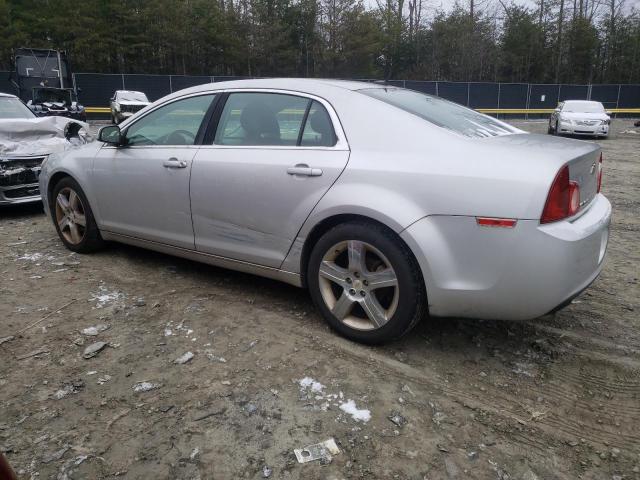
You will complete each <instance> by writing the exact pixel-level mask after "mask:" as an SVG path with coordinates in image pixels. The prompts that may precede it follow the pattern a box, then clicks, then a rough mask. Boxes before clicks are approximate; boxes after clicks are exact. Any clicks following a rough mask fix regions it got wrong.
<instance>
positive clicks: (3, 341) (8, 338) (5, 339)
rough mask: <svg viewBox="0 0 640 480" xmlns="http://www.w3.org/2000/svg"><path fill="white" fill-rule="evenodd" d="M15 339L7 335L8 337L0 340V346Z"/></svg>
mask: <svg viewBox="0 0 640 480" xmlns="http://www.w3.org/2000/svg"><path fill="white" fill-rule="evenodd" d="M15 338H16V337H14V336H13V335H9V336H8V337H3V338H0V345H2V344H3V343H7V342H10V341H11V340H13V339H15Z"/></svg>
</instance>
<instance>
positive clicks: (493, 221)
mask: <svg viewBox="0 0 640 480" xmlns="http://www.w3.org/2000/svg"><path fill="white" fill-rule="evenodd" d="M476 222H478V225H480V226H481V227H502V228H513V227H515V226H516V222H517V220H516V219H514V218H491V217H476Z"/></svg>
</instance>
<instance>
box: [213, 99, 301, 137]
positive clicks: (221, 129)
mask: <svg viewBox="0 0 640 480" xmlns="http://www.w3.org/2000/svg"><path fill="white" fill-rule="evenodd" d="M309 103H310V100H309V99H308V98H303V97H297V96H295V95H284V94H279V93H232V94H231V95H229V98H228V99H227V102H226V103H225V106H224V109H223V110H222V115H221V116H220V121H219V122H218V129H217V130H216V136H215V140H214V142H215V143H216V144H217V145H244V146H261V145H289V146H296V145H297V144H298V137H299V135H300V129H301V127H302V122H303V121H304V119H305V113H306V111H307V108H308V107H309Z"/></svg>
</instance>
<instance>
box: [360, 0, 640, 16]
mask: <svg viewBox="0 0 640 480" xmlns="http://www.w3.org/2000/svg"><path fill="white" fill-rule="evenodd" d="M363 1H364V5H365V7H367V8H376V7H377V6H378V1H377V0H363ZM381 1H384V0H381ZM456 1H457V2H458V3H460V4H461V5H464V6H465V7H468V5H469V0H424V3H423V5H424V6H423V8H425V9H426V13H427V15H426V16H427V18H430V17H431V16H432V15H433V12H434V11H435V10H437V9H439V8H440V9H442V10H444V11H449V10H451V9H452V8H453V6H454V5H455V3H456ZM503 1H504V0H503ZM605 1H606V0H605ZM405 3H406V2H405ZM505 3H506V4H508V3H515V4H516V5H521V6H527V7H531V8H535V7H536V4H537V3H536V2H535V1H534V0H511V1H508V0H507V1H505ZM624 3H625V11H626V12H630V11H631V10H632V8H633V7H635V8H636V9H637V10H640V0H624ZM476 5H478V6H479V9H480V10H484V9H485V8H487V7H488V8H490V9H492V8H495V6H496V5H499V2H498V1H497V0H476Z"/></svg>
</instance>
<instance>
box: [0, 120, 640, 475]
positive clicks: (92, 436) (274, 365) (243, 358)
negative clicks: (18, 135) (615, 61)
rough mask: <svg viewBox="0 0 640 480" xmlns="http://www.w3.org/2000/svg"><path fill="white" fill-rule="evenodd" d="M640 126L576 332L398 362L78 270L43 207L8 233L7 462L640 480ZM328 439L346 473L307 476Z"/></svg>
mask: <svg viewBox="0 0 640 480" xmlns="http://www.w3.org/2000/svg"><path fill="white" fill-rule="evenodd" d="M516 124H517V125H518V126H520V127H522V128H524V129H526V130H530V131H535V132H543V131H544V130H545V128H546V125H545V123H542V122H516ZM631 125H632V122H630V121H628V120H625V121H622V120H618V121H615V122H614V124H613V134H612V137H611V138H610V139H609V140H605V141H601V142H600V143H601V144H602V146H603V148H604V156H605V164H604V165H605V177H604V187H603V190H604V193H605V194H606V195H607V196H608V197H609V199H610V200H611V201H612V203H613V205H614V219H613V224H612V228H611V240H610V244H609V253H608V258H607V260H606V266H605V268H604V271H603V273H602V275H601V276H600V278H599V279H598V280H597V281H596V282H595V283H594V284H593V285H592V286H591V288H589V289H588V290H587V291H586V292H585V293H584V294H582V295H581V296H580V297H579V298H577V299H576V300H574V302H573V303H572V304H571V305H570V306H569V307H567V308H566V309H565V310H563V311H561V312H559V313H558V314H557V315H555V316H548V317H544V318H540V319H538V320H536V321H532V322H526V323H513V322H497V321H468V320H459V319H441V320H436V319H425V321H423V322H422V323H421V324H420V325H419V326H418V327H417V328H416V329H415V330H414V331H413V332H412V333H411V334H409V335H408V336H407V337H406V338H404V339H403V340H401V341H398V342H396V343H394V344H392V345H389V346H386V347H379V348H369V347H364V346H360V345H357V344H354V343H350V342H349V341H346V340H344V339H342V338H340V337H338V336H337V335H336V334H334V333H332V332H331V331H330V330H329V329H328V328H327V327H326V326H325V323H324V322H323V321H322V319H321V318H320V316H319V315H318V313H316V311H315V310H314V308H313V306H312V303H311V300H310V298H309V296H308V295H307V293H306V292H305V291H304V290H299V289H296V288H293V287H290V286H287V285H284V284H280V283H277V282H275V281H270V280H265V279H261V278H257V277H253V276H249V275H244V274H240V273H234V272H231V271H227V270H222V269H217V268H213V267H209V266H205V265H200V264H197V263H193V262H189V261H185V260H180V259H176V258H173V257H170V256H166V255H162V254H157V253H153V252H148V251H145V250H141V249H137V248H132V247H127V246H122V245H112V246H110V247H109V248H108V249H107V250H105V251H103V252H101V253H99V254H94V255H87V256H85V255H74V254H70V252H69V251H67V250H65V248H64V247H63V246H62V244H61V242H60V241H58V239H57V237H56V234H55V231H54V229H53V227H52V225H51V224H50V223H49V221H47V219H46V218H45V216H44V214H43V213H42V209H41V207H39V206H32V207H21V208H10V209H5V210H3V211H0V273H1V277H0V278H1V279H0V338H3V337H10V336H14V338H13V339H10V340H0V342H3V343H1V344H0V449H1V451H2V452H4V453H5V456H6V457H7V458H8V460H9V462H10V463H11V464H12V465H13V466H14V468H15V469H16V471H18V472H19V475H20V477H21V478H40V479H102V478H112V477H121V478H127V479H150V478H153V479H160V478H162V479H164V478H171V479H237V478H251V479H255V478H267V477H270V478H274V479H280V478H291V479H297V478H301V479H343V478H367V479H395V478H398V479H416V480H417V479H421V480H422V479H430V480H434V479H499V480H500V479H522V480H535V479H540V480H542V479H576V478H584V479H640V315H639V313H638V311H639V309H640V285H639V280H638V277H639V276H640V269H639V267H638V266H639V265H640V241H639V240H638V234H639V231H640V228H639V226H640V219H639V214H640V131H639V129H635V131H637V132H638V133H624V131H625V130H634V129H633V127H631ZM584 141H589V140H584ZM58 309H60V311H58ZM35 322H39V323H37V324H35V325H33V324H34V323H35ZM31 325H33V326H31ZM100 325H106V326H108V329H106V330H104V331H99V330H101V328H103V327H99V328H97V329H96V330H97V332H96V331H93V332H91V331H90V332H88V333H98V334H97V335H95V336H91V335H86V334H83V333H82V330H83V329H87V328H88V327H96V326H100ZM28 327H30V328H28ZM94 342H106V343H107V345H106V346H105V347H104V349H103V350H101V351H99V352H98V353H97V355H95V356H94V357H92V358H89V359H85V358H83V352H84V351H85V349H86V348H87V347H88V346H89V345H91V344H93V343H94ZM186 352H192V353H193V354H194V357H193V359H192V360H190V361H188V362H187V363H184V364H176V363H174V360H176V359H177V358H178V357H180V356H182V355H183V354H185V353H186ZM141 382H147V383H141ZM140 385H142V387H140ZM136 386H138V387H139V388H142V389H143V390H144V389H148V388H150V390H149V391H135V389H134V387H136ZM350 400H351V401H352V402H350ZM348 406H351V407H353V408H352V409H351V410H349V408H348ZM347 410H349V411H347ZM363 410H368V411H369V412H370V419H369V420H368V421H366V419H367V418H366V417H367V415H366V413H367V412H366V411H363ZM390 418H392V419H393V420H394V421H395V423H394V421H392V420H390ZM329 438H334V439H335V440H336V442H337V444H338V447H339V448H340V450H341V452H340V453H339V454H338V455H335V456H334V457H333V461H332V462H331V463H330V464H328V465H324V466H322V465H320V462H318V461H316V462H310V463H305V464H299V463H298V462H297V461H296V458H295V456H294V453H293V450H294V448H300V447H302V446H306V445H309V444H313V443H316V442H320V441H324V440H327V439H329Z"/></svg>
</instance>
